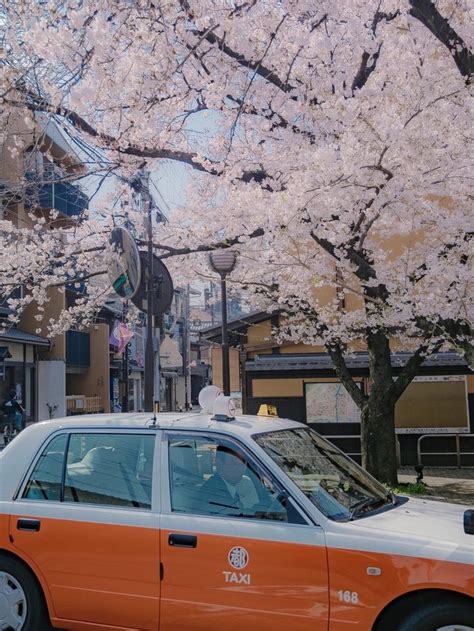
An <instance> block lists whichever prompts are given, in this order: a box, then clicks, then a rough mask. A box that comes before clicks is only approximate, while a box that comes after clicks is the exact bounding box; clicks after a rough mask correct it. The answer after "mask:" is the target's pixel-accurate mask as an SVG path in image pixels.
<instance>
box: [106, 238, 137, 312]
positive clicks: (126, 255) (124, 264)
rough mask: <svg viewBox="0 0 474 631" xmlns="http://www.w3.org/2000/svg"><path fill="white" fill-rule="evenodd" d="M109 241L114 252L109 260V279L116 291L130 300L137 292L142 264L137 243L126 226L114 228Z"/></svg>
mask: <svg viewBox="0 0 474 631" xmlns="http://www.w3.org/2000/svg"><path fill="white" fill-rule="evenodd" d="M109 243H110V245H111V246H112V250H113V252H114V254H113V256H112V257H111V259H110V262H109V270H108V274H109V279H110V282H111V284H112V287H113V288H114V290H115V292H116V293H117V294H118V295H119V296H120V298H122V300H128V299H130V298H133V296H135V294H136V293H137V290H138V287H139V284H140V277H141V266H140V256H139V254H138V248H137V245H136V243H135V241H134V239H133V237H132V235H131V234H130V233H129V232H128V230H125V228H114V229H113V230H112V232H111V233H110V238H109Z"/></svg>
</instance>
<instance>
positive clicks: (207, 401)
mask: <svg viewBox="0 0 474 631" xmlns="http://www.w3.org/2000/svg"><path fill="white" fill-rule="evenodd" d="M220 393H221V391H220V388H218V387H217V386H206V387H205V388H203V389H202V390H201V392H200V393H199V396H198V402H199V405H200V406H201V411H202V413H203V414H212V413H213V412H214V402H215V400H216V399H217V397H218V396H219V395H220Z"/></svg>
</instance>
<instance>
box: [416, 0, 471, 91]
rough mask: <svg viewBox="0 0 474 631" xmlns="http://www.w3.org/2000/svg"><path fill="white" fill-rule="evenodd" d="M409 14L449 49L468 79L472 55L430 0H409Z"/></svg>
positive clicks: (460, 70)
mask: <svg viewBox="0 0 474 631" xmlns="http://www.w3.org/2000/svg"><path fill="white" fill-rule="evenodd" d="M409 1H410V5H411V9H410V15H412V16H413V17H414V18H416V19H417V20H419V21H420V22H421V23H422V24H423V25H424V26H426V28H428V29H429V30H430V31H431V32H432V33H433V35H434V36H435V37H436V38H437V39H438V40H439V41H440V42H441V43H442V44H443V45H444V46H446V48H447V49H448V50H449V52H450V53H451V55H452V56H453V59H454V61H455V63H456V66H457V67H458V69H459V72H460V73H461V74H462V75H463V76H464V77H466V78H467V79H468V80H469V78H470V77H471V76H472V74H474V55H473V53H472V52H471V51H470V50H469V48H468V46H467V44H466V42H465V41H464V40H463V39H462V38H461V37H460V36H459V35H458V34H457V33H456V31H455V30H454V29H453V28H452V27H451V25H450V24H449V22H448V20H447V19H446V18H444V17H443V16H442V15H441V14H440V12H439V11H438V9H437V8H436V6H435V5H434V3H433V2H432V1H431V0H409Z"/></svg>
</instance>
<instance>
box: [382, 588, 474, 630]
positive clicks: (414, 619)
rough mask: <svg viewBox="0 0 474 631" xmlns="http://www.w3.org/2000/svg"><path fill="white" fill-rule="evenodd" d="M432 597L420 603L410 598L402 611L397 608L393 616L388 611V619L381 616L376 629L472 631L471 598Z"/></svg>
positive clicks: (473, 608)
mask: <svg viewBox="0 0 474 631" xmlns="http://www.w3.org/2000/svg"><path fill="white" fill-rule="evenodd" d="M435 598H436V597H435V596H433V599H431V598H430V599H429V600H427V601H426V602H424V603H423V604H421V603H416V604H415V602H410V606H409V607H406V608H405V611H404V613H402V612H397V613H398V615H396V616H395V617H393V614H394V612H393V611H392V612H390V613H391V616H390V618H391V620H388V619H381V620H380V621H379V624H378V625H377V626H376V631H382V630H383V631H415V629H416V631H474V626H473V625H474V600H472V599H468V598H466V599H464V598H463V597H460V598H456V597H454V598H450V597H446V598H440V596H439V595H438V596H437V598H438V599H439V600H435ZM407 604H408V603H407ZM387 613H389V612H387Z"/></svg>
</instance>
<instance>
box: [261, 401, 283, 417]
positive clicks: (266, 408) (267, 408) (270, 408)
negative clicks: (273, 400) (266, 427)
mask: <svg viewBox="0 0 474 631" xmlns="http://www.w3.org/2000/svg"><path fill="white" fill-rule="evenodd" d="M257 416H278V412H277V409H276V405H271V404H270V403H262V405H261V406H260V407H259V408H258V413H257Z"/></svg>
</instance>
